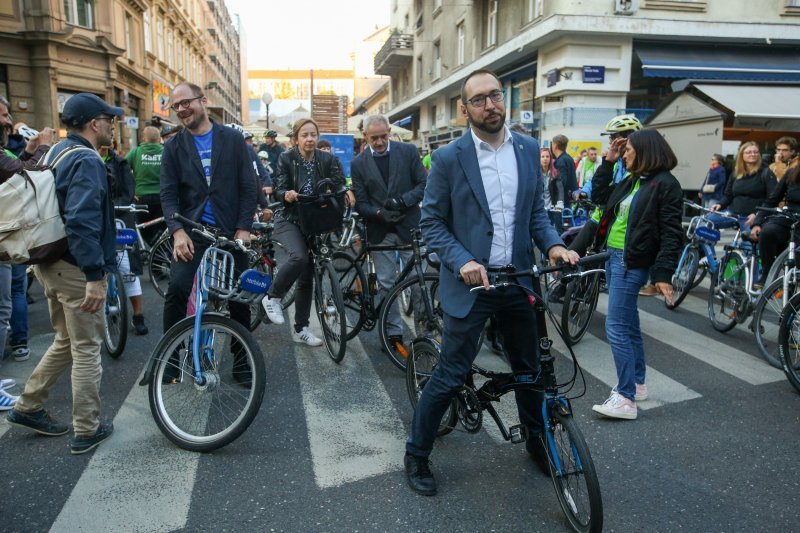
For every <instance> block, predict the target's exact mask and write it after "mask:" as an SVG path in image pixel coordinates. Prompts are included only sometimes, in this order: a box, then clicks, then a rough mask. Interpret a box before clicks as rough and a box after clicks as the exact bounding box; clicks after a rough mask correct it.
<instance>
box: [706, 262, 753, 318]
mask: <svg viewBox="0 0 800 533" xmlns="http://www.w3.org/2000/svg"><path fill="white" fill-rule="evenodd" d="M745 268H746V262H745V259H744V257H743V256H742V255H741V254H740V253H738V252H728V253H727V254H725V256H724V257H723V258H722V260H721V261H720V263H719V267H718V270H717V273H716V274H714V275H712V276H711V289H710V290H709V292H708V318H709V319H710V320H711V325H712V326H714V329H716V330H717V331H720V332H722V333H725V332H726V331H730V330H731V329H733V327H734V326H736V309H737V306H738V305H739V302H740V301H741V299H742V298H747V297H748V296H747V293H746V291H745V290H744V278H745V276H744V269H745Z"/></svg>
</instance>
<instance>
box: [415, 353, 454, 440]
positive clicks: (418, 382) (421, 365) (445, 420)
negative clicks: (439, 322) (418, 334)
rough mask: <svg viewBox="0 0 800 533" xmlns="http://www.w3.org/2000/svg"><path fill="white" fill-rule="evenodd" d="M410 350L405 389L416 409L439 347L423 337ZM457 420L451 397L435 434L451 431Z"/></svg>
mask: <svg viewBox="0 0 800 533" xmlns="http://www.w3.org/2000/svg"><path fill="white" fill-rule="evenodd" d="M411 351H412V354H411V356H410V357H409V358H408V359H409V362H408V364H407V365H406V391H407V392H408V400H409V401H410V402H411V407H413V408H414V409H416V408H417V402H418V401H419V397H420V396H421V395H422V389H424V388H425V384H426V383H428V380H430V378H431V376H432V375H433V369H434V368H436V363H437V362H438V361H439V349H438V345H437V344H436V343H435V342H434V341H432V340H430V339H425V340H424V341H423V342H415V343H413V344H412V348H411ZM457 420H458V412H457V407H456V399H455V398H453V401H452V402H450V406H449V407H448V408H447V411H445V413H444V416H443V417H442V420H441V421H440V422H439V429H438V431H437V432H436V435H437V436H439V437H441V436H443V435H447V434H448V433H450V432H451V431H453V428H455V427H456V421H457Z"/></svg>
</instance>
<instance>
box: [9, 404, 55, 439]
mask: <svg viewBox="0 0 800 533" xmlns="http://www.w3.org/2000/svg"><path fill="white" fill-rule="evenodd" d="M6 420H8V423H9V424H11V425H12V426H20V427H25V428H29V429H32V430H34V431H35V432H37V433H41V434H42V435H47V436H48V437H57V436H58V435H63V434H64V433H66V432H67V431H69V426H68V425H67V424H61V423H60V422H58V421H57V420H56V419H55V418H53V417H52V416H50V413H48V412H47V411H45V410H44V409H39V410H38V411H34V412H32V413H23V412H22V411H17V410H16V409H12V410H11V411H9V413H8V416H7V417H6Z"/></svg>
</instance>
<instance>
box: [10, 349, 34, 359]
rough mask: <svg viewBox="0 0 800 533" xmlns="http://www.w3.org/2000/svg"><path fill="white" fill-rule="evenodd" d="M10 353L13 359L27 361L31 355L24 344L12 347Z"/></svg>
mask: <svg viewBox="0 0 800 533" xmlns="http://www.w3.org/2000/svg"><path fill="white" fill-rule="evenodd" d="M11 355H13V356H14V361H27V360H28V358H29V357H30V356H31V351H30V350H29V349H28V348H27V347H26V346H19V347H17V348H14V350H13V351H12V352H11Z"/></svg>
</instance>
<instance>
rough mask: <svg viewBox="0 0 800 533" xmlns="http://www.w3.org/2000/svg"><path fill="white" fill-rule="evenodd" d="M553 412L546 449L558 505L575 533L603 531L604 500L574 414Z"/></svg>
mask: <svg viewBox="0 0 800 533" xmlns="http://www.w3.org/2000/svg"><path fill="white" fill-rule="evenodd" d="M554 411H555V412H551V415H550V416H551V420H550V428H549V431H548V432H547V434H546V436H547V443H545V449H546V450H547V455H548V458H549V463H550V477H551V478H552V479H553V487H554V488H555V490H556V496H557V497H558V503H559V504H560V505H561V510H562V511H564V515H566V517H567V520H568V521H569V523H570V525H571V526H572V527H573V528H574V529H575V530H576V531H581V532H588V531H602V529H603V500H602V496H601V495H600V483H599V482H598V481H597V473H596V472H595V469H594V462H592V456H591V455H590V454H589V447H588V446H587V445H586V441H585V440H584V438H583V435H582V434H581V431H580V429H578V426H577V424H576V423H575V420H574V419H573V418H572V415H570V414H568V413H563V412H561V410H560V409H558V408H556V409H554Z"/></svg>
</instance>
